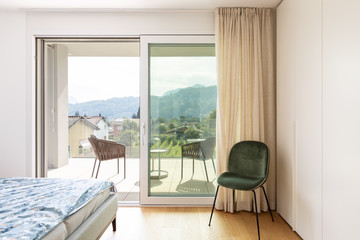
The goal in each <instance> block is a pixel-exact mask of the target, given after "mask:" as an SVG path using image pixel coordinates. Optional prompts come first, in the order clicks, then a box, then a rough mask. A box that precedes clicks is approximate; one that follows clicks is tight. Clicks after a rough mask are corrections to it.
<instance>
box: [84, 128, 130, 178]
mask: <svg viewBox="0 0 360 240" xmlns="http://www.w3.org/2000/svg"><path fill="white" fill-rule="evenodd" d="M88 140H89V142H90V144H91V146H92V148H93V150H94V153H95V156H96V157H95V162H94V167H93V171H92V174H91V177H93V175H94V171H95V166H96V160H99V165H98V169H97V172H96V177H95V178H97V176H98V174H99V169H100V163H101V162H102V161H106V160H110V159H117V173H118V174H119V158H122V157H123V158H124V179H125V178H126V156H125V149H126V148H125V145H123V144H120V143H117V142H114V141H109V140H103V139H99V138H97V137H95V136H94V135H91V136H90V137H89V138H88Z"/></svg>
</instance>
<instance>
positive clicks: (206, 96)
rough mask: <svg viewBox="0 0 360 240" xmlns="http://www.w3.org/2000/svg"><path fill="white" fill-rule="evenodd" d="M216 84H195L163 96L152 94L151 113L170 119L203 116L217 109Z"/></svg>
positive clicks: (156, 116) (154, 115) (155, 116)
mask: <svg viewBox="0 0 360 240" xmlns="http://www.w3.org/2000/svg"><path fill="white" fill-rule="evenodd" d="M216 99H217V88H216V86H210V87H201V86H194V87H189V88H184V89H180V90H179V91H177V92H175V93H170V94H168V95H164V96H162V97H157V96H151V101H152V103H153V104H152V108H151V115H152V116H153V117H154V118H158V116H161V117H163V118H167V119H168V120H170V119H173V118H179V117H180V116H186V117H198V118H203V117H206V116H208V115H209V114H210V113H211V112H212V111H213V110H214V109H216Z"/></svg>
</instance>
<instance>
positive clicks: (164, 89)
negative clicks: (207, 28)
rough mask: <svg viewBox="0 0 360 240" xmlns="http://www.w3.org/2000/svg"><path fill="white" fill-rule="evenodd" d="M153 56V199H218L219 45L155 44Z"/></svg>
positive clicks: (151, 186) (151, 94)
mask: <svg viewBox="0 0 360 240" xmlns="http://www.w3.org/2000/svg"><path fill="white" fill-rule="evenodd" d="M149 53H150V59H149V61H150V64H149V65H150V70H149V72H150V79H149V83H150V84H149V85H150V99H149V109H150V120H149V121H150V123H149V124H150V134H149V142H150V144H149V148H150V151H149V155H150V157H151V158H150V159H149V160H150V162H149V166H150V179H151V182H150V186H149V192H150V195H151V196H157V195H159V196H178V195H181V196H195V195H196V196H206V195H213V194H214V192H215V186H214V183H213V181H214V179H215V171H216V169H215V164H214V160H215V132H216V102H217V87H216V65H215V64H216V59H215V48H214V45H213V44H151V45H150V51H149ZM193 159H194V160H193ZM160 164H161V165H160Z"/></svg>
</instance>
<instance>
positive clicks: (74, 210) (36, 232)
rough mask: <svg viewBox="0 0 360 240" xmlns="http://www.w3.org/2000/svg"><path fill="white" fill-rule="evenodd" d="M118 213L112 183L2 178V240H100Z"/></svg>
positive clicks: (0, 203) (114, 226)
mask: <svg viewBox="0 0 360 240" xmlns="http://www.w3.org/2000/svg"><path fill="white" fill-rule="evenodd" d="M116 211H117V197H116V194H115V188H114V185H113V183H112V182H110V181H103V180H97V179H86V180H83V179H51V178H0V239H44V240H50V239H51V240H54V239H86V240H90V239H99V238H100V237H101V235H102V234H103V233H104V231H105V230H106V229H107V227H108V226H109V225H110V224H111V223H112V225H113V230H114V231H115V230H116Z"/></svg>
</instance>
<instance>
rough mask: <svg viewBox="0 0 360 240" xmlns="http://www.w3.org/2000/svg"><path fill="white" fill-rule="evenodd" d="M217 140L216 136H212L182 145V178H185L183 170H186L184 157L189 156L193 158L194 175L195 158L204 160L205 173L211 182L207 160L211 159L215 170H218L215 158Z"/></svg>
mask: <svg viewBox="0 0 360 240" xmlns="http://www.w3.org/2000/svg"><path fill="white" fill-rule="evenodd" d="M215 142H216V139H215V137H211V138H208V139H206V140H205V141H199V142H193V143H188V144H184V145H182V146H181V179H182V178H183V172H184V169H183V166H184V164H183V161H184V157H188V158H192V159H193V165H192V174H193V175H194V165H195V160H201V161H203V163H204V167H205V173H206V180H207V181H208V182H209V177H208V173H207V169H206V164H205V161H206V160H208V159H211V160H212V164H213V167H214V172H216V169H215V163H214V158H213V155H214V149H215Z"/></svg>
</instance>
